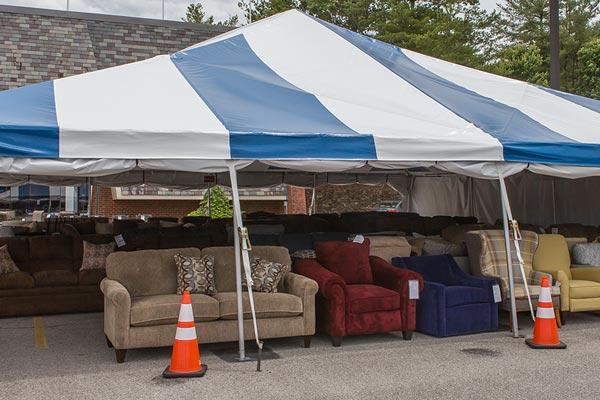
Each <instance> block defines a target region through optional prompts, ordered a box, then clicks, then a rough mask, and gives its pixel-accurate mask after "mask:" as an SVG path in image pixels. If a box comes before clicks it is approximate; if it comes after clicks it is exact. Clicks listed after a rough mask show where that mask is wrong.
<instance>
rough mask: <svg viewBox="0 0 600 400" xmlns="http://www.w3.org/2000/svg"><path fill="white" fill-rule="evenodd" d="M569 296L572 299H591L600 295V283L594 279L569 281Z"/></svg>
mask: <svg viewBox="0 0 600 400" xmlns="http://www.w3.org/2000/svg"><path fill="white" fill-rule="evenodd" d="M569 288H570V290H569V296H570V297H571V298H572V299H591V298H595V297H600V283H598V282H594V281H580V280H570V281H569Z"/></svg>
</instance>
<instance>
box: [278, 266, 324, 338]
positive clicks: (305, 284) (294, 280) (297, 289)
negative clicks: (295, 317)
mask: <svg viewBox="0 0 600 400" xmlns="http://www.w3.org/2000/svg"><path fill="white" fill-rule="evenodd" d="M283 281H284V282H283V283H284V287H285V290H286V291H287V293H289V294H293V295H294V296H297V297H300V298H301V299H302V311H303V312H302V316H303V319H304V335H314V334H315V329H316V326H315V321H316V313H315V296H316V294H317V292H318V291H319V285H318V284H317V282H315V281H314V280H312V279H310V278H307V277H305V276H302V275H298V274H294V273H292V272H290V273H288V274H286V275H285V277H284V278H283Z"/></svg>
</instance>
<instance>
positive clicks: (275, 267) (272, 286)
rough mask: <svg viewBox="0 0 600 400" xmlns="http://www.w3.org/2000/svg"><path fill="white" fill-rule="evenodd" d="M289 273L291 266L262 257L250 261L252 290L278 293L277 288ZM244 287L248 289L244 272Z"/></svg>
mask: <svg viewBox="0 0 600 400" xmlns="http://www.w3.org/2000/svg"><path fill="white" fill-rule="evenodd" d="M288 272H290V266H289V265H285V264H282V263H278V262H273V261H269V260H265V259H263V258H260V257H252V259H250V273H251V274H252V290H254V291H256V292H264V293H277V287H278V286H279V282H280V281H281V278H283V277H284V276H285V274H287V273H288ZM242 285H243V286H244V287H247V284H246V274H245V273H244V271H242Z"/></svg>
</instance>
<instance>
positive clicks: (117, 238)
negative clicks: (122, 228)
mask: <svg viewBox="0 0 600 400" xmlns="http://www.w3.org/2000/svg"><path fill="white" fill-rule="evenodd" d="M115 242H116V243H117V247H123V246H125V244H126V243H125V239H123V235H117V236H115Z"/></svg>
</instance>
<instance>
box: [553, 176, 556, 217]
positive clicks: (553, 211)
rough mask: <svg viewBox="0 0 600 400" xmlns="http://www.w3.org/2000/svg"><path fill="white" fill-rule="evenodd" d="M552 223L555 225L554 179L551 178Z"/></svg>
mask: <svg viewBox="0 0 600 400" xmlns="http://www.w3.org/2000/svg"><path fill="white" fill-rule="evenodd" d="M552 223H553V224H556V188H555V187H554V177H552Z"/></svg>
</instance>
